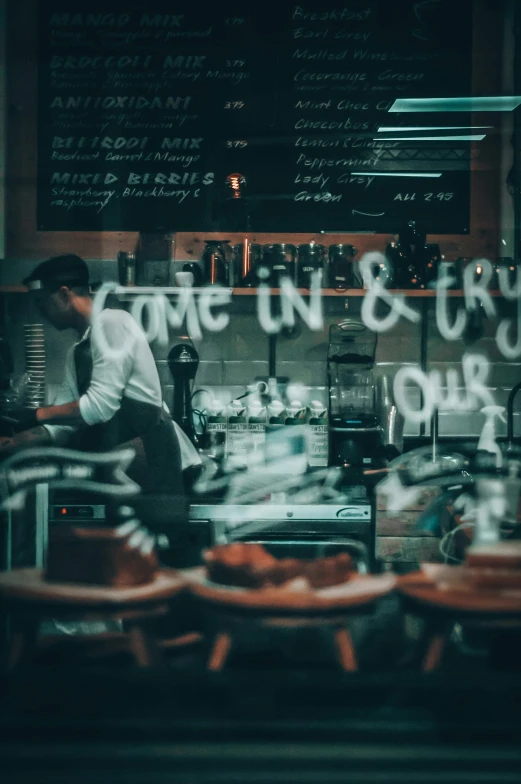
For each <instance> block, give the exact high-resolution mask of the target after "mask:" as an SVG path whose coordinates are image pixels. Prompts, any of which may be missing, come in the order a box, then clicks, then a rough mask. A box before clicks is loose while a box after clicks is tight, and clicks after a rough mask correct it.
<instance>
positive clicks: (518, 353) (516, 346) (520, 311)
mask: <svg viewBox="0 0 521 784" xmlns="http://www.w3.org/2000/svg"><path fill="white" fill-rule="evenodd" d="M514 323H515V326H516V329H515V332H517V338H516V340H515V342H514V343H511V342H510V339H509V335H510V333H511V332H512V330H513V327H514ZM496 345H497V347H498V349H499V351H501V353H502V354H503V356H504V357H505V358H506V359H519V357H521V297H520V296H519V295H518V297H517V318H516V321H515V322H514V321H513V319H503V321H502V322H501V323H500V324H499V326H498V328H497V332H496Z"/></svg>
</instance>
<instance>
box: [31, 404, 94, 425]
mask: <svg viewBox="0 0 521 784" xmlns="http://www.w3.org/2000/svg"><path fill="white" fill-rule="evenodd" d="M36 421H37V422H40V423H41V424H42V425H46V424H49V425H51V424H53V425H84V424H85V420H84V419H83V417H82V415H81V413H80V401H79V400H73V401H71V402H70V403H62V404H61V405H58V406H44V407H43V408H38V409H37V410H36Z"/></svg>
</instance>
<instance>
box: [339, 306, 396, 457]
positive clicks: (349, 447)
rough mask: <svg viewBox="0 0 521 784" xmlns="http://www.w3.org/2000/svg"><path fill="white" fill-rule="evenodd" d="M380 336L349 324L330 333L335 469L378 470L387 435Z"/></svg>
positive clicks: (365, 328)
mask: <svg viewBox="0 0 521 784" xmlns="http://www.w3.org/2000/svg"><path fill="white" fill-rule="evenodd" d="M376 341H377V335H376V333H373V332H371V331H370V330H369V329H367V327H366V326H365V325H364V324H362V323H361V322H359V321H356V320H351V319H347V320H345V321H343V322H341V323H340V324H334V325H332V326H331V327H330V328H329V346H328V354H327V372H328V384H329V428H330V438H329V444H330V455H329V463H330V465H336V466H344V467H346V468H358V469H369V468H372V467H374V466H376V465H378V464H379V461H380V458H381V452H382V445H383V430H382V427H381V426H380V423H379V417H378V409H377V395H376V390H375V377H374V370H375V354H376Z"/></svg>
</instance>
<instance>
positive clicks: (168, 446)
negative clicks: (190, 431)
mask: <svg viewBox="0 0 521 784" xmlns="http://www.w3.org/2000/svg"><path fill="white" fill-rule="evenodd" d="M74 364H75V367H76V380H77V384H78V393H79V395H80V396H81V395H84V394H85V393H86V392H87V390H88V388H89V386H90V383H91V379H92V353H91V346H90V337H88V338H86V339H85V340H82V341H81V343H78V345H77V346H76V348H75V350H74ZM129 442H132V443H129ZM123 444H129V445H131V446H132V447H134V448H135V449H136V452H137V456H136V460H135V461H134V464H133V465H132V466H131V467H130V468H129V470H128V474H129V476H131V477H132V478H134V479H135V480H136V481H137V482H138V483H139V484H140V485H141V487H142V490H143V492H144V493H153V494H157V495H159V494H168V495H178V496H182V495H183V493H184V488H183V476H182V465H181V451H180V448H179V442H178V440H177V435H176V432H175V429H174V423H173V422H172V419H171V418H170V416H169V415H168V414H167V413H166V411H165V410H164V409H163V408H162V407H161V408H160V407H158V406H154V405H152V404H150V403H142V402H139V401H137V400H132V399H131V398H128V397H124V396H123V397H122V399H121V407H120V409H119V411H117V412H116V414H115V415H114V416H113V417H112V419H110V420H109V421H108V422H104V423H102V424H99V425H93V426H92V427H85V428H82V429H80V430H79V431H78V432H77V433H76V434H75V436H74V438H73V441H72V443H71V445H72V446H74V447H76V448H78V449H83V450H85V451H89V452H108V451H110V450H112V449H116V448H117V447H119V446H121V445H123ZM133 469H134V470H133Z"/></svg>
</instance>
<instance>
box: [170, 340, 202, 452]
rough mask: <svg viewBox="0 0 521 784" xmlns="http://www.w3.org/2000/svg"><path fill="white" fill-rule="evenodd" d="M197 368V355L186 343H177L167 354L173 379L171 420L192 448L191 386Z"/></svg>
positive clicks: (193, 435)
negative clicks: (184, 434) (188, 440)
mask: <svg viewBox="0 0 521 784" xmlns="http://www.w3.org/2000/svg"><path fill="white" fill-rule="evenodd" d="M198 366H199V354H198V353H197V351H196V350H195V348H194V347H193V346H191V345H189V344H187V343H178V344H177V345H176V346H172V348H171V349H170V351H169V352H168V369H169V370H170V373H171V374H172V378H173V379H174V405H173V410H172V419H173V420H174V422H177V424H178V425H179V427H180V428H181V429H182V430H183V431H184V432H185V433H186V435H187V436H188V438H189V439H190V441H191V442H192V444H193V445H194V446H197V443H198V442H197V435H196V432H195V427H194V418H193V411H192V394H191V385H192V382H193V380H194V378H195V374H196V373H197V368H198Z"/></svg>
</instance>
